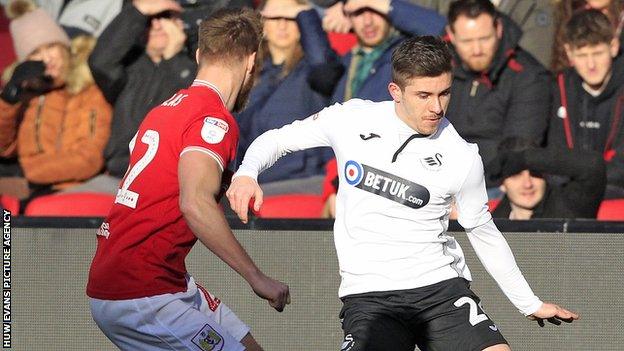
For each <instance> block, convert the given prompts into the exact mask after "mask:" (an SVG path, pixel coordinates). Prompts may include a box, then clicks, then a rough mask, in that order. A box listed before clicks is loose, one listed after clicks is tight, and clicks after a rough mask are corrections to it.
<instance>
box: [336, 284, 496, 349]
mask: <svg viewBox="0 0 624 351" xmlns="http://www.w3.org/2000/svg"><path fill="white" fill-rule="evenodd" d="M342 301H343V303H344V306H343V307H342V310H341V311H340V318H342V319H343V320H342V329H343V331H344V335H345V338H344V341H343V343H342V346H341V351H364V350H366V351H373V350H374V351H377V350H378V351H388V350H392V351H414V347H415V345H418V348H420V349H421V350H422V351H449V350H454V351H480V350H483V349H484V348H486V347H489V346H493V345H497V344H507V341H506V340H505V338H503V335H502V334H501V333H500V331H499V330H498V327H497V326H496V324H494V322H493V321H492V320H491V319H489V317H488V316H487V315H486V314H485V313H484V312H483V309H482V308H481V306H480V301H481V299H479V297H477V295H475V293H473V292H472V291H471V290H470V283H469V282H468V281H467V280H465V279H463V278H453V279H449V280H445V281H442V282H439V283H436V284H433V285H429V286H425V287H422V288H417V289H410V290H395V291H383V292H371V293H364V294H356V295H349V296H345V297H344V298H343V299H342Z"/></svg>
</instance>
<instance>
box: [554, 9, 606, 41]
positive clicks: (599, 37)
mask: <svg viewBox="0 0 624 351" xmlns="http://www.w3.org/2000/svg"><path fill="white" fill-rule="evenodd" d="M614 36H615V33H614V29H613V25H612V24H611V21H609V18H608V17H607V16H606V15H605V14H604V13H602V12H601V11H599V10H593V9H592V10H583V11H581V12H578V13H576V14H575V15H573V16H572V18H570V20H569V21H568V23H566V26H565V36H564V42H565V43H566V44H568V45H570V46H572V47H573V48H581V47H584V46H587V45H592V46H593V45H598V44H601V43H606V44H609V43H611V40H613V38H614Z"/></svg>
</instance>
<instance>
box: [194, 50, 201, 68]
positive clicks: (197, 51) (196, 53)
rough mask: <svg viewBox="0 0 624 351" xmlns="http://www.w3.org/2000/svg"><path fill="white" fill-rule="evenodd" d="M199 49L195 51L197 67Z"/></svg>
mask: <svg viewBox="0 0 624 351" xmlns="http://www.w3.org/2000/svg"><path fill="white" fill-rule="evenodd" d="M199 60H200V58H199V49H197V50H195V62H196V63H197V66H199Z"/></svg>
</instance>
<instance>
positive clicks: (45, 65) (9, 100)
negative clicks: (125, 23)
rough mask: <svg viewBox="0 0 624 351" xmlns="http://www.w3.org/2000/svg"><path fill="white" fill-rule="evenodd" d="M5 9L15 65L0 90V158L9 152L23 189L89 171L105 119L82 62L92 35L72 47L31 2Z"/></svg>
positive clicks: (94, 169) (41, 188)
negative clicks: (26, 184)
mask: <svg viewBox="0 0 624 351" xmlns="http://www.w3.org/2000/svg"><path fill="white" fill-rule="evenodd" d="M6 11H7V14H8V15H9V17H10V18H11V19H12V21H11V23H10V31H11V36H12V39H13V45H14V47H15V52H16V55H17V60H18V64H17V66H16V67H15V70H14V71H13V74H12V75H11V78H10V79H9V81H8V82H7V84H6V85H5V87H4V89H3V90H2V92H1V93H0V157H2V158H11V157H15V156H17V159H18V161H19V166H20V168H21V170H22V171H23V174H24V176H25V177H26V179H27V180H28V182H29V183H30V184H31V190H33V193H32V194H31V195H37V194H40V193H49V192H52V191H55V190H59V189H64V188H67V187H69V186H71V185H75V184H77V183H79V182H81V181H84V180H86V179H89V178H91V177H92V176H94V175H96V174H97V173H99V172H100V170H101V169H102V166H103V156H102V154H103V149H104V146H105V144H106V141H107V140H108V137H109V134H110V121H111V108H110V106H109V105H108V103H107V102H106V100H105V99H104V96H103V95H102V93H101V92H100V90H99V89H98V88H97V86H96V85H95V84H93V78H92V77H91V75H90V73H89V71H88V69H86V68H87V65H86V57H87V54H85V52H88V51H90V50H91V49H92V47H93V45H94V43H93V41H92V40H90V39H86V38H84V37H83V38H81V39H80V40H78V41H76V45H75V46H74V47H72V42H70V39H69V38H68V36H67V34H65V32H64V31H63V29H61V27H60V26H59V25H58V24H56V23H55V22H54V20H53V19H52V18H51V17H50V15H48V14H47V13H46V12H45V11H43V10H42V9H40V8H36V7H35V5H34V4H33V3H32V2H31V1H24V0H16V1H12V2H10V3H9V4H8V5H7V7H6ZM78 49H81V50H78ZM72 50H73V52H72ZM79 57H81V58H82V60H80V59H78V58H79Z"/></svg>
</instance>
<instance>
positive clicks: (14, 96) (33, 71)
mask: <svg viewBox="0 0 624 351" xmlns="http://www.w3.org/2000/svg"><path fill="white" fill-rule="evenodd" d="M45 69H46V67H45V64H44V63H43V61H24V62H22V63H20V64H19V65H17V67H15V71H13V75H12V76H11V80H9V82H8V83H7V84H6V86H5V87H4V89H3V90H2V93H0V98H2V100H4V101H6V102H8V103H9V104H16V103H18V102H19V101H20V100H23V99H24V98H25V95H29V94H35V95H36V93H37V92H45V91H46V90H48V89H49V88H50V87H51V85H52V84H51V83H52V79H51V78H50V77H46V76H45V75H44V73H45ZM26 93H28V94H26Z"/></svg>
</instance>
